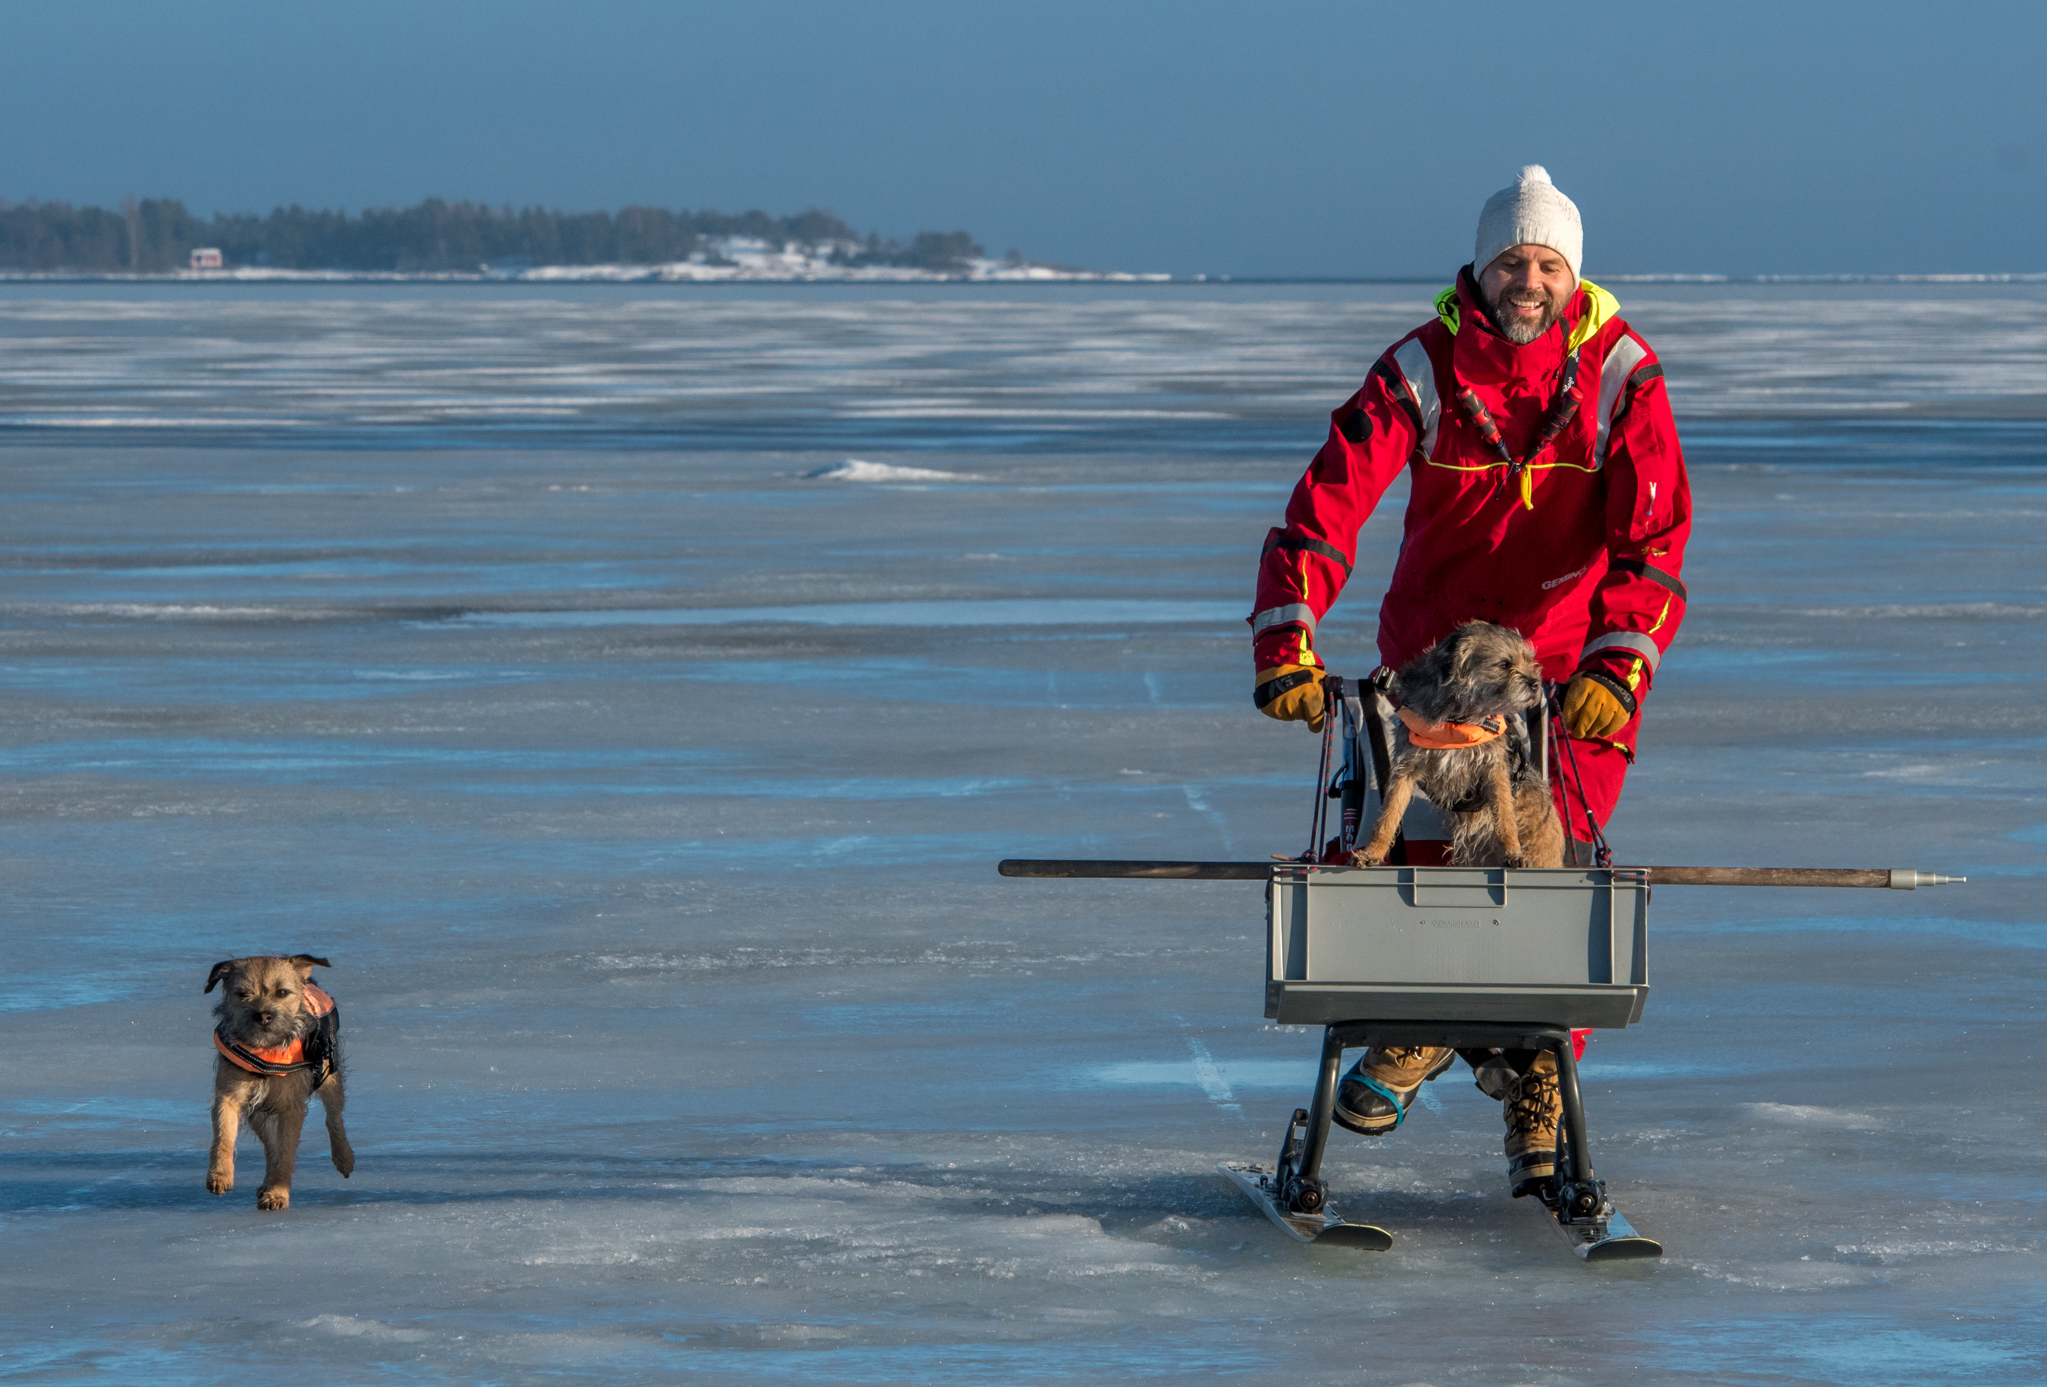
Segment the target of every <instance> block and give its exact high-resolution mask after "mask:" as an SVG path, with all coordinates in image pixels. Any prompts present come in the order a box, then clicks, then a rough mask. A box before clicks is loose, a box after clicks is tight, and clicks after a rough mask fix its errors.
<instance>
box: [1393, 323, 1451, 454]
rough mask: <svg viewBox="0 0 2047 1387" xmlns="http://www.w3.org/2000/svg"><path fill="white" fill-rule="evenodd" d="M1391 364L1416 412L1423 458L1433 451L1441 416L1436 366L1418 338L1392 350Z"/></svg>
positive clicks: (1441, 407)
mask: <svg viewBox="0 0 2047 1387" xmlns="http://www.w3.org/2000/svg"><path fill="white" fill-rule="evenodd" d="M1393 363H1394V364H1395V365H1396V366H1398V367H1399V368H1400V375H1401V383H1402V384H1404V385H1405V386H1406V387H1407V393H1408V396H1409V397H1410V398H1411V399H1412V400H1413V401H1414V407H1415V409H1416V411H1417V412H1418V413H1419V415H1420V418H1419V419H1418V420H1417V421H1416V422H1417V425H1418V426H1419V427H1420V429H1421V434H1422V438H1421V443H1420V445H1419V446H1420V448H1421V451H1422V456H1424V457H1427V456H1429V455H1430V454H1432V453H1434V452H1435V451H1436V425H1437V424H1439V423H1441V422H1442V419H1443V401H1442V399H1441V398H1440V397H1439V396H1438V395H1437V394H1436V365H1435V363H1434V362H1432V361H1430V360H1429V349H1428V348H1427V347H1424V346H1423V345H1422V344H1421V339H1419V338H1410V339H1409V340H1407V341H1406V342H1403V343H1401V344H1400V350H1398V351H1396V352H1394V353H1393Z"/></svg>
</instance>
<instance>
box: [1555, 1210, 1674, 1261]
mask: <svg viewBox="0 0 2047 1387" xmlns="http://www.w3.org/2000/svg"><path fill="white" fill-rule="evenodd" d="M1542 1216H1543V1218H1544V1220H1545V1221H1547V1222H1549V1223H1551V1224H1554V1225H1555V1226H1556V1230H1557V1232H1558V1233H1559V1234H1561V1235H1562V1237H1563V1239H1564V1242H1565V1243H1566V1244H1567V1245H1568V1246H1569V1247H1570V1249H1571V1251H1573V1252H1575V1253H1577V1254H1578V1255H1579V1256H1580V1257H1582V1258H1584V1259H1585V1260H1586V1261H1588V1262H1627V1261H1633V1260H1635V1259H1637V1258H1642V1257H1661V1256H1662V1255H1663V1244H1662V1243H1660V1242H1658V1241H1656V1239H1654V1238H1645V1237H1643V1236H1642V1235H1641V1234H1640V1233H1637V1232H1636V1231H1635V1225H1634V1224H1632V1223H1629V1222H1628V1220H1627V1218H1626V1217H1625V1216H1624V1215H1622V1213H1621V1211H1620V1210H1618V1209H1616V1208H1614V1206H1613V1201H1612V1200H1610V1199H1609V1200H1606V1201H1605V1203H1604V1205H1603V1207H1602V1208H1601V1210H1600V1214H1599V1216H1598V1217H1597V1218H1588V1219H1580V1220H1576V1221H1572V1222H1566V1221H1565V1220H1564V1218H1563V1216H1562V1215H1560V1214H1559V1213H1558V1212H1557V1211H1556V1210H1554V1209H1550V1208H1545V1209H1543V1211H1542Z"/></svg>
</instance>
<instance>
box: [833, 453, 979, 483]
mask: <svg viewBox="0 0 2047 1387" xmlns="http://www.w3.org/2000/svg"><path fill="white" fill-rule="evenodd" d="M803 475H804V476H805V477H808V478H809V479H811V480H812V481H820V482H971V481H979V480H980V478H978V477H976V476H974V475H973V474H972V473H971V472H941V471H938V470H937V469H936V468H931V467H898V466H896V465H895V464H894V463H889V462H868V461H866V460H865V459H863V458H847V459H846V460H845V461H844V462H835V463H833V464H832V465H831V466H830V467H820V468H818V469H817V470H816V471H815V472H805V473H804V474H803Z"/></svg>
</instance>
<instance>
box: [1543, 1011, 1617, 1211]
mask: <svg viewBox="0 0 2047 1387" xmlns="http://www.w3.org/2000/svg"><path fill="white" fill-rule="evenodd" d="M1549 1048H1550V1050H1551V1052H1552V1053H1553V1054H1555V1055H1556V1057H1557V1096H1558V1098H1559V1100H1560V1102H1561V1106H1562V1108H1563V1110H1564V1111H1563V1119H1564V1121H1563V1128H1564V1130H1563V1149H1562V1150H1560V1151H1559V1152H1558V1153H1557V1155H1558V1157H1559V1159H1558V1161H1557V1174H1558V1175H1559V1176H1560V1177H1562V1178H1561V1179H1560V1180H1559V1181H1558V1184H1557V1208H1558V1212H1559V1213H1561V1214H1562V1215H1563V1216H1564V1217H1566V1218H1571V1219H1595V1218H1598V1217H1599V1216H1600V1215H1601V1214H1602V1213H1603V1212H1604V1211H1605V1208H1606V1187H1605V1186H1604V1185H1602V1184H1600V1182H1599V1180H1598V1178H1597V1177H1596V1176H1595V1175H1594V1174H1593V1172H1592V1147H1591V1144H1590V1143H1589V1142H1587V1140H1586V1138H1585V1099H1584V1095H1583V1094H1582V1093H1581V1092H1580V1090H1579V1087H1578V1057H1577V1055H1576V1054H1575V1053H1574V1052H1573V1050H1572V1047H1571V1035H1570V1032H1568V1031H1566V1032H1565V1033H1564V1034H1563V1035H1562V1036H1561V1037H1560V1038H1558V1039H1556V1040H1555V1041H1553V1042H1552V1043H1551V1045H1550V1047H1549Z"/></svg>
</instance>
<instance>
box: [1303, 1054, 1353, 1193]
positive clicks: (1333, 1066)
mask: <svg viewBox="0 0 2047 1387" xmlns="http://www.w3.org/2000/svg"><path fill="white" fill-rule="evenodd" d="M1342 1070H1343V1036H1342V1035H1341V1034H1340V1033H1339V1032H1338V1031H1337V1029H1336V1027H1334V1026H1329V1027H1326V1028H1325V1029H1324V1030H1323V1032H1322V1072H1321V1074H1320V1076H1318V1077H1317V1078H1316V1080H1315V1098H1314V1101H1313V1103H1312V1104H1311V1105H1310V1106H1309V1108H1308V1131H1307V1140H1306V1141H1305V1142H1304V1143H1303V1144H1302V1147H1301V1175H1302V1177H1303V1178H1305V1179H1310V1180H1312V1179H1315V1178H1316V1177H1317V1176H1319V1175H1320V1174H1321V1173H1322V1153H1323V1152H1325V1151H1327V1150H1328V1149H1329V1123H1330V1119H1331V1118H1332V1117H1333V1116H1334V1115H1335V1113H1336V1079H1337V1075H1338V1074H1339V1073H1341V1072H1342Z"/></svg>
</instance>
